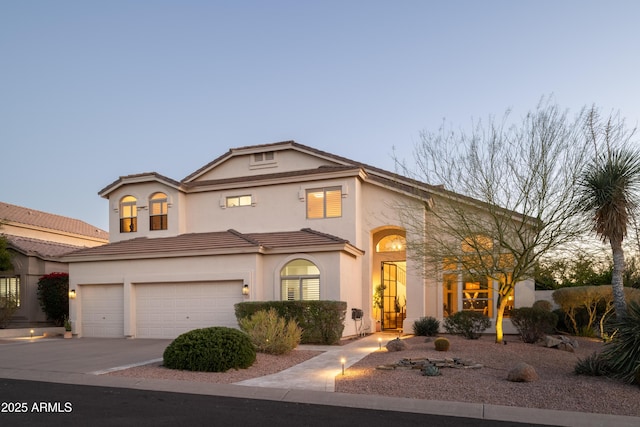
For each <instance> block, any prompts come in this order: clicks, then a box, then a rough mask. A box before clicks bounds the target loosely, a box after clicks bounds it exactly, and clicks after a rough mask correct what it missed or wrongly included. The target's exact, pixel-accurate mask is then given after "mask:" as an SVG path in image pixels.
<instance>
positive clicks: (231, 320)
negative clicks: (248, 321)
mask: <svg viewBox="0 0 640 427" xmlns="http://www.w3.org/2000/svg"><path fill="white" fill-rule="evenodd" d="M242 300H243V297H242V281H226V282H197V283H193V282H189V283H157V284H136V285H134V286H133V292H132V301H131V302H130V305H132V306H133V307H134V313H133V315H132V321H133V322H135V336H136V338H175V337H177V336H178V335H180V334H182V333H184V332H187V331H190V330H192V329H197V328H204V327H209V326H228V327H232V328H235V327H237V322H236V318H235V313H234V307H233V306H234V304H236V303H238V302H241V301H242ZM123 307H124V294H123V288H122V285H99V286H85V287H84V288H83V297H82V318H83V335H84V336H91V337H123V336H124V309H123Z"/></svg>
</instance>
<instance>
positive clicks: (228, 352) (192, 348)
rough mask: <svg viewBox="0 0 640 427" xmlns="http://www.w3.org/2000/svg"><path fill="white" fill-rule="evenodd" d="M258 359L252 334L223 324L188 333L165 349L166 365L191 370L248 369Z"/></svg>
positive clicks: (164, 361) (171, 367)
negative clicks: (251, 337)
mask: <svg viewBox="0 0 640 427" xmlns="http://www.w3.org/2000/svg"><path fill="white" fill-rule="evenodd" d="M255 360H256V351H255V349H254V348H253V344H252V343H251V340H250V339H249V336H248V335H247V334H245V333H244V332H242V331H239V330H238V329H232V328H226V327H222V326H218V327H211V328H203V329H194V330H193V331H189V332H186V333H184V334H182V335H180V336H178V338H176V339H175V340H173V342H172V343H171V344H169V346H168V347H167V348H166V349H165V350H164V353H163V365H164V366H165V367H167V368H169V369H182V370H187V371H204V372H226V371H228V370H229V369H232V368H233V369H245V368H248V367H249V366H251V365H252V364H253V362H255Z"/></svg>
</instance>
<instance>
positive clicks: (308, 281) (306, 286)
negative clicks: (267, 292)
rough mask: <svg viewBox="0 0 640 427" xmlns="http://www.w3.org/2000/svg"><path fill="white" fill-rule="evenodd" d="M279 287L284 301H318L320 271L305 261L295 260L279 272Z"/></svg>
mask: <svg viewBox="0 0 640 427" xmlns="http://www.w3.org/2000/svg"><path fill="white" fill-rule="evenodd" d="M280 287H281V292H282V299H283V300H284V301H295V300H305V301H309V300H319V299H320V270H319V269H318V267H316V265H315V264H314V263H312V262H311V261H308V260H306V259H295V260H293V261H291V262H289V263H288V264H287V265H285V266H284V267H283V268H282V270H280Z"/></svg>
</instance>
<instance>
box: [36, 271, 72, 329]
mask: <svg viewBox="0 0 640 427" xmlns="http://www.w3.org/2000/svg"><path fill="white" fill-rule="evenodd" d="M38 301H39V302H40V307H42V311H43V312H44V314H45V315H46V316H47V319H48V320H49V321H51V322H53V323H54V324H55V325H56V326H62V325H63V324H64V319H65V317H67V316H69V275H68V274H67V273H51V274H47V275H46V276H42V277H41V278H40V279H39V280H38Z"/></svg>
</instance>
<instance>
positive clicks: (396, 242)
mask: <svg viewBox="0 0 640 427" xmlns="http://www.w3.org/2000/svg"><path fill="white" fill-rule="evenodd" d="M406 246H407V242H406V241H405V238H404V237H402V236H400V235H398V234H392V235H390V236H385V237H383V238H382V239H380V241H379V242H378V244H377V245H376V252H399V251H404V250H405V248H406Z"/></svg>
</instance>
